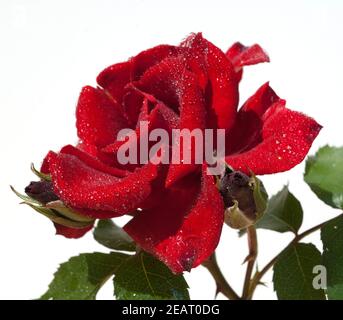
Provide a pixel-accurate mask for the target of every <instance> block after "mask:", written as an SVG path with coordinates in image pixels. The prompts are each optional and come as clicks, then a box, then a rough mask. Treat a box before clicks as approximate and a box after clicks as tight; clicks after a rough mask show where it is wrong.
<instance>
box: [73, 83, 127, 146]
mask: <svg viewBox="0 0 343 320" xmlns="http://www.w3.org/2000/svg"><path fill="white" fill-rule="evenodd" d="M76 119H77V121H76V126H77V133H78V136H79V138H80V139H81V140H82V141H84V142H86V143H89V144H93V145H96V146H105V145H107V144H110V143H112V142H114V141H115V140H116V138H117V133H118V131H119V130H120V129H122V128H127V127H128V123H127V120H126V119H125V118H124V116H123V114H122V110H120V108H119V106H118V104H117V103H116V102H115V101H114V100H111V99H110V98H109V97H108V96H107V95H106V94H105V93H104V92H103V91H102V90H101V89H94V88H92V87H90V86H87V87H84V88H83V89H82V91H81V94H80V98H79V101H78V105H77V109H76Z"/></svg>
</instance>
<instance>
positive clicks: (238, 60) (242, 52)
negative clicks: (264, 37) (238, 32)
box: [226, 42, 270, 71]
mask: <svg viewBox="0 0 343 320" xmlns="http://www.w3.org/2000/svg"><path fill="white" fill-rule="evenodd" d="M226 56H227V57H228V58H229V60H230V61H231V62H232V64H233V65H234V67H235V68H236V71H239V70H240V69H241V68H242V67H244V66H249V65H253V64H257V63H261V62H269V61H270V59H269V56H268V55H267V53H266V52H265V51H264V50H263V49H262V48H261V47H260V46H259V45H258V44H254V45H252V46H250V47H246V46H244V45H242V44H241V43H240V42H236V43H234V44H233V45H232V46H231V47H230V48H229V50H228V51H227V52H226Z"/></svg>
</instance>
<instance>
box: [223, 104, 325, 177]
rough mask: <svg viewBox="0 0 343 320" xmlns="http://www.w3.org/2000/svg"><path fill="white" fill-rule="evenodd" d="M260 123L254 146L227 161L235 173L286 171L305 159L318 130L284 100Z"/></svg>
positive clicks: (268, 112)
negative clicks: (238, 171) (288, 107)
mask: <svg viewBox="0 0 343 320" xmlns="http://www.w3.org/2000/svg"><path fill="white" fill-rule="evenodd" d="M255 121H256V119H255ZM260 121H261V123H260V125H259V126H257V127H256V129H257V132H255V136H258V137H259V141H258V140H257V139H256V140H255V141H258V142H257V143H256V145H254V146H250V148H249V149H248V150H244V152H243V151H240V153H235V154H232V155H229V156H227V157H226V162H227V163H228V164H229V165H230V166H232V167H233V168H234V169H235V170H240V171H243V172H245V173H248V174H249V173H250V170H251V171H252V172H253V173H255V174H270V173H277V172H282V171H287V170H289V169H291V168H293V167H294V166H296V165H297V164H299V163H300V162H301V161H302V160H303V159H304V158H305V156H306V154H307V153H308V151H309V149H310V147H311V145H312V142H313V141H314V139H315V138H316V137H317V135H318V133H319V131H320V129H321V126H320V125H319V124H318V123H317V122H316V121H315V120H313V119H312V118H309V117H307V116H305V115H304V114H302V113H299V112H296V111H292V110H289V109H287V108H286V107H285V101H284V100H280V101H278V102H276V103H274V104H273V105H272V106H271V107H270V108H269V109H268V110H267V111H266V113H265V114H264V115H263V116H262V118H261V119H260ZM259 127H260V128H259ZM243 128H244V127H242V130H243Z"/></svg>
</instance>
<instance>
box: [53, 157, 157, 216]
mask: <svg viewBox="0 0 343 320" xmlns="http://www.w3.org/2000/svg"><path fill="white" fill-rule="evenodd" d="M91 165H92V166H91ZM98 168H99V167H98V166H97V165H94V163H90V162H88V163H85V162H83V161H82V160H81V159H79V158H78V157H77V156H75V155H72V154H66V153H59V154H57V155H56V156H55V159H53V160H52V161H51V160H50V170H51V175H52V181H53V185H54V191H55V193H56V194H57V195H58V196H59V198H60V199H61V200H62V201H63V202H64V203H65V204H66V205H67V206H70V207H72V208H74V209H76V210H78V208H80V209H86V210H90V211H89V212H88V215H89V216H91V217H94V218H108V217H109V215H110V216H111V217H114V216H119V215H123V214H126V213H129V212H130V211H132V210H134V209H136V208H138V207H139V206H140V204H141V203H142V202H143V201H144V200H145V199H146V198H147V197H148V196H149V195H150V192H151V183H152V182H153V180H154V179H155V178H156V177H157V175H158V166H156V165H154V164H151V163H149V164H147V165H145V166H143V167H142V168H140V169H137V170H136V171H134V172H133V173H131V174H129V175H128V176H126V177H123V178H118V177H115V176H114V175H111V174H109V173H107V172H104V171H100V170H98ZM92 210H94V212H92ZM101 211H105V212H107V213H109V214H106V217H104V216H103V214H104V212H101Z"/></svg>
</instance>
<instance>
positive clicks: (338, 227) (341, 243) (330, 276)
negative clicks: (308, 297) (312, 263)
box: [321, 215, 343, 300]
mask: <svg viewBox="0 0 343 320" xmlns="http://www.w3.org/2000/svg"><path fill="white" fill-rule="evenodd" d="M321 239H322V242H323V250H324V252H323V265H324V266H325V267H326V270H327V295H328V298H329V299H333V300H343V216H342V215H340V216H339V217H337V218H335V219H333V220H331V221H329V222H328V223H326V224H325V225H324V226H323V227H322V229H321Z"/></svg>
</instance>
